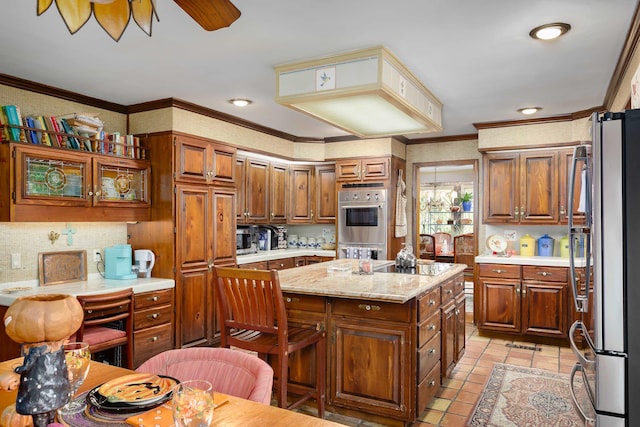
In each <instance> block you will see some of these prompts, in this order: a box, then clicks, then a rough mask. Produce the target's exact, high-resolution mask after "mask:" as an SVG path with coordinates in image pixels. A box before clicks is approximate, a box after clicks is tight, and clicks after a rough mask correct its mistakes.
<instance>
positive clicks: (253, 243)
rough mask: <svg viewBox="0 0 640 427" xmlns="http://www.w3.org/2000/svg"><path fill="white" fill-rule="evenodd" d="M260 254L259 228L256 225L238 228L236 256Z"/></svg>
mask: <svg viewBox="0 0 640 427" xmlns="http://www.w3.org/2000/svg"><path fill="white" fill-rule="evenodd" d="M255 253H258V227H257V226H255V225H238V227H237V228H236V254H237V255H247V254H255Z"/></svg>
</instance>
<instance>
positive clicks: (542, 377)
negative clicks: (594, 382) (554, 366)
mask: <svg viewBox="0 0 640 427" xmlns="http://www.w3.org/2000/svg"><path fill="white" fill-rule="evenodd" d="M576 388H577V389H583V388H582V387H581V386H578V380H576ZM578 398H580V396H578ZM580 421H581V419H580V416H579V415H578V413H577V412H576V410H575V409H574V407H573V402H572V399H571V394H570V392H569V376H568V375H563V374H558V373H555V372H550V371H545V370H542V369H531V368H523V367H521V366H513V365H505V364H499V363H496V364H495V365H494V367H493V371H492V372H491V375H490V376H489V380H488V381H487V384H486V385H485V388H484V391H483V392H482V395H481V396H480V400H479V401H478V404H477V405H476V408H475V410H474V411H473V414H472V415H471V417H470V418H469V420H468V421H467V425H468V426H470V427H485V426H486V427H525V426H531V427H534V426H535V427H539V426H545V427H560V426H562V427H573V426H575V427H578V426H584V422H582V423H581V422H580Z"/></svg>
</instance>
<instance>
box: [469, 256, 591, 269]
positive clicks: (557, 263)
mask: <svg viewBox="0 0 640 427" xmlns="http://www.w3.org/2000/svg"><path fill="white" fill-rule="evenodd" d="M475 262H476V264H513V265H536V266H543V267H570V265H569V258H560V257H555V256H520V255H511V256H499V255H478V256H477V257H476V258H475ZM575 266H576V267H585V266H586V262H585V259H584V258H576V259H575Z"/></svg>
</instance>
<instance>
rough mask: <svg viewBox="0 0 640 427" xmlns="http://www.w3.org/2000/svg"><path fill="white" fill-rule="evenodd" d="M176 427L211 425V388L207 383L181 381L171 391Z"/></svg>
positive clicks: (212, 407)
mask: <svg viewBox="0 0 640 427" xmlns="http://www.w3.org/2000/svg"><path fill="white" fill-rule="evenodd" d="M171 404H172V408H173V421H174V422H175V424H176V427H208V426H211V425H213V409H214V404H213V386H212V385H211V383H210V382H209V381H204V380H191V381H183V382H181V383H180V384H178V385H177V386H176V388H175V389H174V390H173V397H172V400H171Z"/></svg>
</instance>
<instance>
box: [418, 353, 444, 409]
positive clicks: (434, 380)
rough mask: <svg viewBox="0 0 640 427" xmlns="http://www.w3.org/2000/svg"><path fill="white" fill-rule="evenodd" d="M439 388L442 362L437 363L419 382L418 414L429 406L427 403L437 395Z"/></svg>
mask: <svg viewBox="0 0 640 427" xmlns="http://www.w3.org/2000/svg"><path fill="white" fill-rule="evenodd" d="M439 389H440V363H436V366H434V367H433V369H432V370H430V371H429V373H428V374H427V376H426V377H425V378H424V379H423V380H422V381H420V382H419V383H418V398H417V400H418V407H417V408H416V414H420V413H422V411H424V410H425V409H426V408H427V405H428V404H429V402H431V400H432V399H433V398H434V397H435V395H436V393H437V392H438V390H439Z"/></svg>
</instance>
